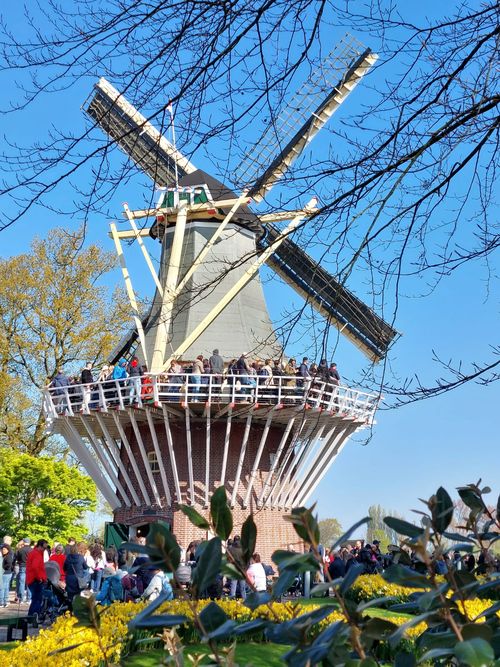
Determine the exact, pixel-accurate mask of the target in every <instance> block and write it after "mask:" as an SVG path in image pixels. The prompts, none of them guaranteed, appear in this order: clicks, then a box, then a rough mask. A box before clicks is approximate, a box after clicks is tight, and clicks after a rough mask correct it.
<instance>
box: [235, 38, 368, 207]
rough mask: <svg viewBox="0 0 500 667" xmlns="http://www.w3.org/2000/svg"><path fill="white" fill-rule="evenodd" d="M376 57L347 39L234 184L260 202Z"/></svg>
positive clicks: (254, 151)
mask: <svg viewBox="0 0 500 667" xmlns="http://www.w3.org/2000/svg"><path fill="white" fill-rule="evenodd" d="M377 58H378V56H377V55H376V54H374V53H372V51H371V50H370V49H366V48H365V47H364V46H363V45H362V44H361V43H360V42H358V41H357V40H355V39H354V38H353V37H351V36H350V35H346V36H345V37H344V38H343V39H342V40H341V41H340V42H339V43H338V44H337V45H336V46H335V48H334V49H333V51H332V52H331V53H330V54H329V55H328V56H327V57H326V58H325V59H324V60H323V62H322V63H321V64H320V66H319V68H318V70H317V71H315V72H314V74H313V75H312V76H311V77H310V79H309V80H308V81H307V82H306V83H305V84H304V85H303V86H302V87H301V89H300V90H299V91H298V92H297V93H296V94H295V96H294V97H293V98H292V100H291V101H290V102H289V103H288V104H287V106H286V108H285V109H284V110H283V111H282V112H281V113H280V114H279V115H278V117H277V119H275V120H274V121H273V122H271V123H270V124H269V125H268V126H267V128H266V129H265V131H264V134H263V135H262V137H261V139H260V140H259V142H258V143H257V144H256V145H255V146H254V147H253V148H252V149H251V150H250V151H249V152H248V153H247V154H246V155H245V157H244V158H243V160H242V162H241V165H240V167H239V169H238V172H237V174H236V177H235V180H236V182H238V183H239V184H240V185H241V188H242V189H243V188H246V189H248V195H249V196H250V197H252V198H253V199H254V200H255V201H257V202H259V201H261V200H262V199H263V198H264V196H265V194H266V192H268V191H269V190H270V189H271V188H272V187H273V185H274V184H275V183H276V182H277V181H278V180H279V179H280V178H281V177H282V176H283V174H284V173H285V172H286V171H287V169H288V168H289V167H290V165H291V164H292V162H293V161H294V160H295V159H296V158H297V157H298V156H299V155H300V153H301V152H302V151H303V150H304V148H305V147H306V145H307V144H308V143H309V142H310V141H311V140H312V139H313V138H314V137H315V135H316V134H317V133H318V132H319V131H320V130H321V128H322V127H323V126H324V125H325V123H326V122H327V121H328V119H329V118H330V117H331V116H332V114H333V113H334V112H335V111H336V110H337V109H338V108H339V106H340V105H341V104H342V102H344V100H345V99H346V98H347V96H348V95H349V94H350V93H351V91H352V90H353V89H354V87H355V86H356V85H357V84H358V83H359V81H360V80H361V78H362V77H363V76H364V75H365V74H366V73H367V72H368V70H369V69H370V68H371V67H372V65H373V64H374V63H375V62H376V60H377Z"/></svg>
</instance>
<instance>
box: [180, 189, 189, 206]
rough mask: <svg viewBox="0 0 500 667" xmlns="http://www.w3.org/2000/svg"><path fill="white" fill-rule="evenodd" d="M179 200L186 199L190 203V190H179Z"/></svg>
mask: <svg viewBox="0 0 500 667" xmlns="http://www.w3.org/2000/svg"><path fill="white" fill-rule="evenodd" d="M179 201H187V203H188V204H190V203H191V193H190V192H179Z"/></svg>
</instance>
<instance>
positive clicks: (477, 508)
mask: <svg viewBox="0 0 500 667" xmlns="http://www.w3.org/2000/svg"><path fill="white" fill-rule="evenodd" d="M457 491H458V495H459V496H460V498H461V499H462V500H463V501H464V503H465V504H466V505H467V507H470V509H471V510H472V511H473V512H475V513H476V514H477V513H480V512H484V510H485V509H486V506H485V504H484V502H483V499H482V498H481V496H479V495H478V494H477V493H476V492H475V491H473V490H472V489H471V488H470V487H468V486H459V487H458V489H457Z"/></svg>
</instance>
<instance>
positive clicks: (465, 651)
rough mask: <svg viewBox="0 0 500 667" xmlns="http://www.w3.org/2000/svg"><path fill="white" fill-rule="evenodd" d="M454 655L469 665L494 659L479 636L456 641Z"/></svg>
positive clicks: (481, 665)
mask: <svg viewBox="0 0 500 667" xmlns="http://www.w3.org/2000/svg"><path fill="white" fill-rule="evenodd" d="M464 502H465V501H464ZM455 655H456V657H457V658H458V660H460V662H463V663H465V664H466V665H470V667H486V666H487V665H489V664H490V663H491V662H493V660H494V659H495V654H494V653H493V649H492V648H491V646H490V645H489V644H488V642H487V641H485V640H484V639H481V637H475V638H474V639H469V640H467V641H463V642H458V644H457V645H456V646H455Z"/></svg>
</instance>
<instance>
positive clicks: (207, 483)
mask: <svg viewBox="0 0 500 667" xmlns="http://www.w3.org/2000/svg"><path fill="white" fill-rule="evenodd" d="M210 379H211V378H210ZM206 413H207V414H206V417H207V426H206V436H205V508H207V507H208V496H209V490H210V425H211V417H210V403H208V405H207V407H206Z"/></svg>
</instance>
